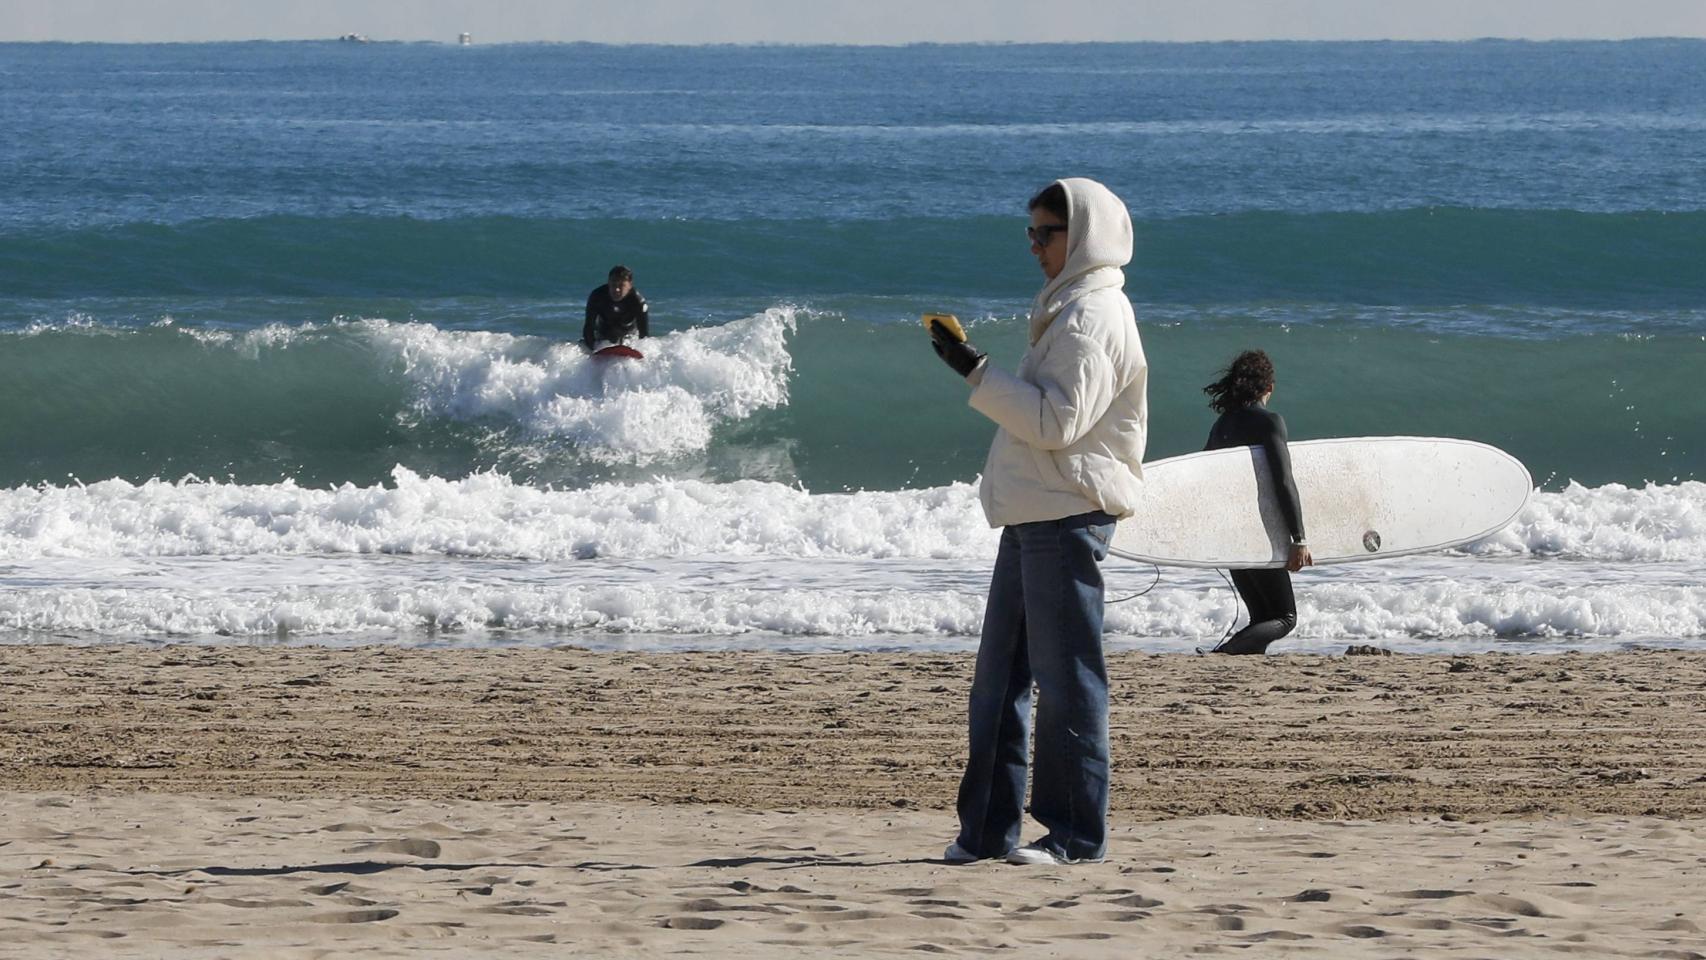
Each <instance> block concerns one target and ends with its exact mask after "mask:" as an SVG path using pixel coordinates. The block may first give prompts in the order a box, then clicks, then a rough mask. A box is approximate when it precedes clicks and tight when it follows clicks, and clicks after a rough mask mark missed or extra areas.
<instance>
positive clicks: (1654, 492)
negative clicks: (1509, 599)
mask: <svg viewBox="0 0 1706 960" xmlns="http://www.w3.org/2000/svg"><path fill="white" fill-rule="evenodd" d="M1470 550H1471V552H1474V553H1478V554H1483V555H1488V556H1495V555H1511V554H1527V555H1531V556H1540V557H1569V558H1578V559H1590V560H1617V561H1626V560H1706V483H1701V482H1699V481H1686V482H1683V483H1676V484H1668V485H1659V484H1651V485H1648V486H1645V487H1626V486H1624V485H1622V484H1618V483H1611V484H1606V485H1605V486H1603V487H1584V486H1582V485H1580V484H1577V483H1571V484H1570V485H1569V486H1568V487H1566V488H1565V489H1564V490H1563V491H1561V492H1559V493H1538V494H1536V495H1535V496H1534V497H1532V498H1531V499H1530V500H1529V503H1528V507H1527V508H1526V509H1524V510H1523V512H1522V514H1521V515H1520V516H1519V517H1517V519H1516V522H1515V523H1512V524H1511V525H1510V526H1509V527H1507V528H1505V529H1504V530H1503V531H1501V532H1500V533H1498V534H1495V535H1494V536H1492V537H1489V538H1487V539H1486V540H1483V541H1481V542H1480V543H1478V544H1476V545H1474V546H1473V547H1471V548H1470Z"/></svg>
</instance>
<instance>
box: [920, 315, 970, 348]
mask: <svg viewBox="0 0 1706 960" xmlns="http://www.w3.org/2000/svg"><path fill="white" fill-rule="evenodd" d="M932 321H934V322H936V323H940V324H941V325H942V326H944V327H946V328H948V333H949V334H951V335H952V336H953V338H954V339H955V340H958V341H959V342H961V343H965V342H966V330H965V328H964V327H962V326H960V318H959V317H956V316H954V315H953V314H951V313H927V314H925V315H924V330H925V332H926V333H928V332H929V330H930V324H931V322H932Z"/></svg>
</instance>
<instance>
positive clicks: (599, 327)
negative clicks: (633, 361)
mask: <svg viewBox="0 0 1706 960" xmlns="http://www.w3.org/2000/svg"><path fill="white" fill-rule="evenodd" d="M650 320H651V307H650V306H648V305H647V304H646V298H645V297H642V296H640V291H638V290H636V289H634V271H632V270H629V269H628V268H627V267H625V266H623V265H621V264H617V265H616V266H614V267H611V268H610V276H609V282H608V283H603V284H600V285H599V286H597V287H596V288H594V289H593V291H592V293H591V294H590V295H588V296H587V298H586V324H585V326H583V327H582V328H581V346H583V347H585V348H586V350H587V352H588V353H597V352H598V351H600V350H603V349H607V348H609V347H619V346H626V345H627V343H628V340H629V339H630V338H634V339H639V340H644V339H645V338H647V337H649V336H651V331H650V329H648V326H649V321H650Z"/></svg>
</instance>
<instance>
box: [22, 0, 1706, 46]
mask: <svg viewBox="0 0 1706 960" xmlns="http://www.w3.org/2000/svg"><path fill="white" fill-rule="evenodd" d="M462 31H468V32H470V33H471V34H473V37H474V40H475V42H480V43H500V42H516V41H577V40H589V41H596V42H604V43H688V44H693V43H853V44H870V43H883V44H891V43H916V42H945V43H953V42H1003V41H1039V42H1061V41H1083V40H1102V41H1127V40H1167V41H1190V40H1265V39H1297V40H1302V39H1310V40H1317V39H1318V40H1365V39H1369V40H1371V39H1405V40H1465V39H1473V38H1478V37H1511V38H1523V39H1532V40H1551V39H1561V38H1570V39H1574V38H1596V39H1623V38H1628V37H1654V36H1665V37H1706V0H1028V2H1022V0H984V2H970V0H596V2H594V0H478V2H474V0H0V42H3V41H20V40H102V41H118V42H148V41H198V40H254V39H265V40H295V39H315V38H326V37H335V36H338V35H341V34H345V33H360V34H364V35H367V36H369V37H371V38H373V39H375V40H441V41H454V40H455V38H456V36H457V34H458V33H460V32H462Z"/></svg>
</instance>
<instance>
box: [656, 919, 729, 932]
mask: <svg viewBox="0 0 1706 960" xmlns="http://www.w3.org/2000/svg"><path fill="white" fill-rule="evenodd" d="M722 925H723V921H722V920H718V919H717V918H716V917H665V918H664V919H663V921H662V922H660V923H659V924H658V926H660V927H665V928H667V929H670V930H715V929H717V928H718V927H720V926H722Z"/></svg>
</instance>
